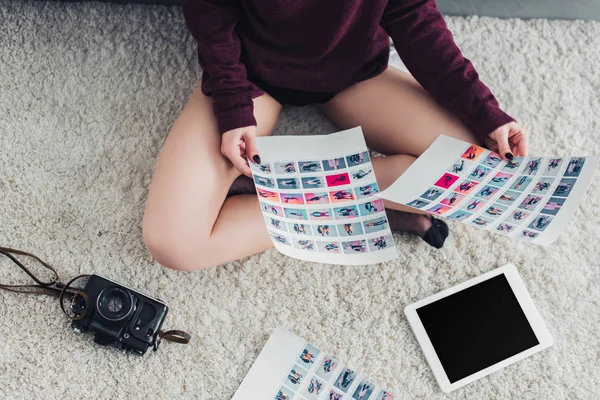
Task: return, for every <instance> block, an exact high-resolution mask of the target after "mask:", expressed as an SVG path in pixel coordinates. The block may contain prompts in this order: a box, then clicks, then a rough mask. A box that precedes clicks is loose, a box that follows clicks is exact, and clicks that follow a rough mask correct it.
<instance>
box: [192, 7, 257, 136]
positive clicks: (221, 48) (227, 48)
mask: <svg viewBox="0 0 600 400" xmlns="http://www.w3.org/2000/svg"><path fill="white" fill-rule="evenodd" d="M240 12H241V6H240V4H239V1H238V0H184V1H183V15H184V18H185V21H186V24H187V26H188V28H189V30H190V32H191V33H192V36H193V37H194V39H196V41H197V42H198V61H199V62H200V66H201V67H202V86H201V87H202V92H203V93H204V94H205V95H207V96H211V97H212V99H213V105H214V111H215V115H216V117H217V121H218V124H219V131H220V133H224V132H227V131H228V130H231V129H236V128H241V127H244V126H251V125H256V120H255V118H254V103H253V102H252V84H251V83H250V82H249V81H248V80H247V76H246V67H245V66H244V64H243V63H242V62H241V61H240V54H241V43H240V39H239V37H238V35H237V32H236V31H235V26H236V24H237V21H238V17H239V15H240Z"/></svg>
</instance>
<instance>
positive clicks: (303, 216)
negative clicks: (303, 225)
mask: <svg viewBox="0 0 600 400" xmlns="http://www.w3.org/2000/svg"><path fill="white" fill-rule="evenodd" d="M283 212H284V214H285V217H286V218H289V219H299V220H303V221H306V220H308V215H307V213H306V210H303V209H301V208H284V209H283Z"/></svg>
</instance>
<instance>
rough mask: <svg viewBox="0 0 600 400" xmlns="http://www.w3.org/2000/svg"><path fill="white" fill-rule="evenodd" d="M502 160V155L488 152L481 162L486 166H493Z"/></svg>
mask: <svg viewBox="0 0 600 400" xmlns="http://www.w3.org/2000/svg"><path fill="white" fill-rule="evenodd" d="M500 161H502V157H500V155H498V154H496V153H490V154H488V156H487V157H486V158H485V159H484V160H483V161H482V164H484V165H487V166H488V167H492V168H494V167H495V166H496V165H498V164H500Z"/></svg>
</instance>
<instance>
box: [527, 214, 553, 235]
mask: <svg viewBox="0 0 600 400" xmlns="http://www.w3.org/2000/svg"><path fill="white" fill-rule="evenodd" d="M550 222H552V217H551V216H549V215H541V214H540V215H538V216H537V217H535V219H534V220H533V221H531V223H530V224H529V225H528V226H529V228H531V229H535V230H536V231H542V232H543V231H544V229H546V228H547V227H548V225H550Z"/></svg>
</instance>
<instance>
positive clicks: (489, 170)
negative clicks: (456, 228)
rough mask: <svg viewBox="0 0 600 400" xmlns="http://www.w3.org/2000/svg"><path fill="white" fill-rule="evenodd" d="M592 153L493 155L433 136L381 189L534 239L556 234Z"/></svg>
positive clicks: (591, 168) (581, 187)
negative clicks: (428, 143)
mask: <svg viewBox="0 0 600 400" xmlns="http://www.w3.org/2000/svg"><path fill="white" fill-rule="evenodd" d="M597 165H598V157H596V156H595V157H515V158H514V159H513V160H510V161H506V160H502V159H501V157H500V156H499V155H498V154H496V153H494V152H491V151H489V150H486V149H484V148H482V147H479V146H475V145H471V144H469V143H467V142H463V141H461V140H458V139H454V138H451V137H448V136H444V135H442V136H440V137H438V138H437V139H436V141H435V142H434V143H433V144H432V145H431V146H430V147H429V149H427V151H425V153H423V154H422V155H421V157H419V158H418V159H417V160H416V161H415V163H414V164H413V165H412V166H411V167H410V168H409V169H408V170H407V171H406V172H405V173H404V174H402V176H401V177H400V178H399V179H398V180H396V181H395V182H394V183H393V184H392V185H391V186H390V187H389V188H388V189H387V190H385V191H383V192H382V193H381V196H382V197H383V198H385V199H388V200H391V201H394V202H397V203H401V204H406V205H408V206H411V207H414V208H418V209H420V210H423V211H426V212H428V213H431V214H435V215H441V216H444V217H447V218H450V219H452V220H455V221H461V222H463V223H466V224H469V225H474V226H477V227H480V228H483V229H486V230H488V231H492V232H496V233H499V234H502V235H507V236H510V237H513V238H518V239H522V240H528V241H531V242H532V243H535V244H540V245H549V244H551V243H552V242H554V241H555V240H556V238H557V237H558V235H559V234H560V232H562V231H563V230H564V229H565V227H566V225H567V223H568V221H569V219H570V218H571V217H572V215H573V213H574V212H575V210H576V208H577V206H578V205H579V202H580V201H581V198H582V196H583V195H584V193H585V191H586V189H587V187H588V185H589V183H590V181H591V179H592V177H593V176H594V172H595V171H596V167H597Z"/></svg>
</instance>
